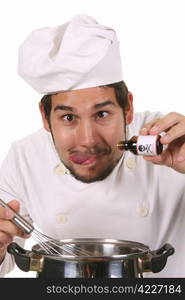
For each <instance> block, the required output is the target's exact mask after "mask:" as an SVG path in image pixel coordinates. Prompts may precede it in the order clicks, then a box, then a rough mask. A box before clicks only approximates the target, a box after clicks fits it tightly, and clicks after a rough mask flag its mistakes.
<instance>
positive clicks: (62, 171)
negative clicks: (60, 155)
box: [55, 164, 69, 175]
mask: <svg viewBox="0 0 185 300" xmlns="http://www.w3.org/2000/svg"><path fill="white" fill-rule="evenodd" d="M55 174H59V175H64V174H69V170H68V169H66V167H64V165H62V164H60V165H58V166H57V167H56V168H55Z"/></svg>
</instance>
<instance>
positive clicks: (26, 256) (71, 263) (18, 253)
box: [8, 239, 174, 278]
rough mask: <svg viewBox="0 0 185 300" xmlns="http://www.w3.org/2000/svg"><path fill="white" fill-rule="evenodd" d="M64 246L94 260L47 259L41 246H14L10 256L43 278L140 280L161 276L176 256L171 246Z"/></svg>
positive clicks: (104, 242)
mask: <svg viewBox="0 0 185 300" xmlns="http://www.w3.org/2000/svg"><path fill="white" fill-rule="evenodd" d="M61 243H64V244H65V245H70V247H72V248H74V253H75V249H76V247H78V248H79V247H80V248H81V249H82V251H89V252H91V254H92V255H91V256H83V255H80V256H79V255H78V256H75V255H66V253H65V252H64V251H63V250H62V249H61V248H60V247H59V246H57V245H56V247H57V250H60V253H61V254H60V255H57V256H56V255H47V254H45V252H44V250H43V248H41V247H40V245H39V244H36V245H34V246H33V247H32V251H28V250H25V249H23V248H21V247H20V246H19V245H18V244H16V243H11V244H10V245H9V247H8V252H9V253H10V254H12V255H13V256H14V258H15V262H16V264H17V266H18V267H19V268H20V269H21V270H23V271H36V272H37V277H39V278H137V277H143V273H145V272H153V273H157V272H160V271H161V270H162V269H163V268H164V267H165V265H166V262H167V258H168V256H170V255H172V254H173V253H174V248H173V247H172V246H171V245H170V244H165V245H163V246H162V247H161V248H160V249H158V250H155V251H151V250H150V249H149V247H148V246H146V245H144V244H141V243H138V242H133V241H124V240H110V239H70V240H69V239H68V240H61Z"/></svg>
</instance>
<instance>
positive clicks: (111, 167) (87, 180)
mask: <svg viewBox="0 0 185 300" xmlns="http://www.w3.org/2000/svg"><path fill="white" fill-rule="evenodd" d="M121 157H122V156H121ZM121 157H119V158H118V159H117V160H116V161H112V162H109V163H108V164H107V165H106V167H105V168H104V169H102V170H100V171H99V172H98V173H97V174H96V175H94V176H88V175H85V176H83V175H81V174H79V173H78V172H76V171H75V169H74V168H73V167H71V166H69V165H68V164H66V163H65V162H63V161H62V160H61V161H62V163H63V164H64V166H65V167H66V168H67V169H68V170H69V171H70V173H71V175H72V176H73V177H74V178H75V179H77V180H79V181H81V182H83V183H92V182H95V181H102V180H104V179H105V178H107V177H108V176H109V175H110V174H111V173H112V171H113V170H114V168H115V167H116V166H117V164H118V162H119V161H120V159H121ZM95 168H96V167H91V168H89V171H90V172H93V171H95Z"/></svg>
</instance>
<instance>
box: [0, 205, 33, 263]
mask: <svg viewBox="0 0 185 300" xmlns="http://www.w3.org/2000/svg"><path fill="white" fill-rule="evenodd" d="M8 205H9V206H10V207H11V208H13V209H14V210H15V211H16V212H19V208H20V204H19V202H18V201H17V200H12V201H10V202H8ZM14 215H15V214H14V212H12V210H11V209H8V208H4V207H2V206H1V205H0V264H1V263H2V261H3V260H4V257H5V255H6V251H7V247H8V245H9V244H10V243H11V242H12V240H13V238H14V237H15V236H19V237H22V238H27V237H28V235H27V234H25V233H24V232H23V231H21V230H20V229H19V228H18V227H17V226H16V225H14V224H13V223H12V222H11V219H12V218H13V217H14Z"/></svg>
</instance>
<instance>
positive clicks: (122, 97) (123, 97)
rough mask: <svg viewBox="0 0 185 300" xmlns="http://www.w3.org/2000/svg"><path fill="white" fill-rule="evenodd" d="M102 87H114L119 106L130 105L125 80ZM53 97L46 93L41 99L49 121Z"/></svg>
mask: <svg viewBox="0 0 185 300" xmlns="http://www.w3.org/2000/svg"><path fill="white" fill-rule="evenodd" d="M102 87H112V88H114V90H115V94H116V99H117V101H118V104H119V106H120V107H121V108H122V109H123V111H124V108H125V107H126V106H127V105H128V92H129V91H128V88H127V86H126V84H125V83H124V81H119V82H116V83H111V84H108V85H104V86H102ZM51 97H52V95H51V94H50V95H44V96H43V97H42V99H41V103H42V105H43V107H44V112H45V116H46V118H47V120H48V121H49V118H50V112H51Z"/></svg>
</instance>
